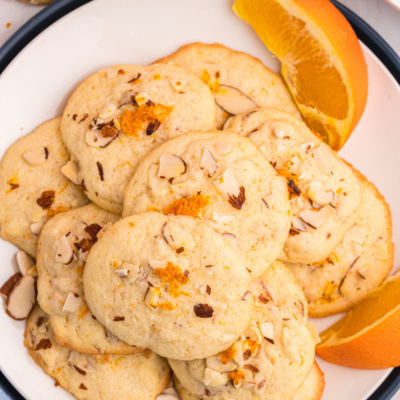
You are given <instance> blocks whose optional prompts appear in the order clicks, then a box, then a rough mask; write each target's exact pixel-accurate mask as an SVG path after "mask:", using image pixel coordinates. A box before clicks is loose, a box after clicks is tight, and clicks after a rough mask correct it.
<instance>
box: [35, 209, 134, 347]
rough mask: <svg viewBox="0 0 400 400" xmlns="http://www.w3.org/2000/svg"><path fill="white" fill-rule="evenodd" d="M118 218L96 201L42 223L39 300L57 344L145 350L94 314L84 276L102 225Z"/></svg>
mask: <svg viewBox="0 0 400 400" xmlns="http://www.w3.org/2000/svg"><path fill="white" fill-rule="evenodd" d="M118 220H119V217H118V216H116V215H114V214H111V213H109V212H108V211H105V210H102V209H101V208H99V207H97V206H96V205H94V204H89V205H87V206H84V207H80V208H76V209H74V210H70V211H67V212H65V213H62V214H59V215H56V216H55V217H54V218H52V219H51V220H50V221H48V223H47V224H46V225H45V226H44V228H43V230H42V233H41V235H40V238H39V244H38V253H37V269H38V275H39V276H38V281H37V289H38V302H39V304H40V306H41V307H42V309H43V310H44V311H45V312H46V313H47V314H49V318H50V323H51V326H52V328H53V331H54V336H55V338H56V340H57V342H58V343H59V344H60V345H62V346H63V347H66V348H69V349H73V350H76V351H79V352H81V353H92V354H134V353H137V352H138V351H141V350H142V349H139V348H136V347H132V346H129V345H127V344H126V343H124V342H122V341H120V340H118V339H117V338H116V337H115V336H114V335H113V334H111V332H109V331H108V330H107V329H105V328H104V327H103V326H102V325H100V323H99V322H98V321H96V319H94V318H93V315H92V313H91V312H90V310H89V308H88V306H87V304H86V301H85V295H84V293H83V281H82V274H83V270H84V268H85V261H86V258H87V256H88V254H89V252H90V249H91V247H92V246H93V244H94V243H95V242H96V241H97V235H98V234H100V235H101V234H102V233H103V231H101V229H103V228H106V227H107V225H110V224H111V223H114V222H116V221H118Z"/></svg>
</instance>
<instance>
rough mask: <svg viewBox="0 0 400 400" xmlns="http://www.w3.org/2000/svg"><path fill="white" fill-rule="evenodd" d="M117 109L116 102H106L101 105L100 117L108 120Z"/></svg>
mask: <svg viewBox="0 0 400 400" xmlns="http://www.w3.org/2000/svg"><path fill="white" fill-rule="evenodd" d="M116 110H117V107H116V106H115V105H114V104H111V103H106V104H104V105H103V107H101V109H100V111H99V117H100V118H101V119H103V120H104V121H106V120H107V119H110V118H111V117H112V116H113V115H114V113H115V111H116Z"/></svg>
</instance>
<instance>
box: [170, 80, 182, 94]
mask: <svg viewBox="0 0 400 400" xmlns="http://www.w3.org/2000/svg"><path fill="white" fill-rule="evenodd" d="M185 85H186V82H185V81H182V80H181V79H174V80H173V81H171V86H172V87H173V88H174V90H175V92H179V91H181V90H182V88H183V87H184V86H185Z"/></svg>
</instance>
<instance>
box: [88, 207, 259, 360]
mask: <svg viewBox="0 0 400 400" xmlns="http://www.w3.org/2000/svg"><path fill="white" fill-rule="evenodd" d="M83 283H84V290H85V296H86V300H87V302H88V305H89V308H90V309H91V311H92V312H93V314H94V315H95V317H96V318H97V319H98V320H99V321H100V322H101V323H102V324H103V325H104V326H106V327H107V328H108V329H109V330H110V331H111V332H112V333H113V334H114V335H115V336H117V337H119V338H120V339H121V340H124V341H125V342H127V343H129V344H131V345H134V346H140V347H149V348H150V349H151V350H153V351H155V352H156V353H157V354H160V355H162V356H164V357H165V356H168V357H170V358H174V359H182V360H191V359H195V358H202V357H205V356H206V357H207V356H209V355H212V354H215V353H218V352H219V351H221V350H222V349H224V348H226V347H227V346H229V345H230V344H231V343H232V342H233V341H234V340H235V338H236V337H237V336H238V334H239V333H240V332H241V331H242V330H243V329H244V328H245V327H246V326H247V324H248V322H249V320H250V317H251V311H252V309H253V306H254V304H253V301H252V299H249V300H242V299H243V296H244V295H245V293H246V292H247V291H248V287H249V284H250V274H249V272H248V271H247V270H246V267H245V265H244V264H243V263H242V262H241V260H240V258H239V257H238V255H237V254H236V253H235V252H233V251H232V249H231V247H230V246H229V244H228V243H227V242H226V241H225V240H224V239H223V238H222V237H221V236H220V235H219V234H217V233H216V232H214V230H213V229H212V228H210V227H209V226H208V225H207V224H206V223H204V222H201V221H199V220H198V219H195V218H192V217H188V216H181V215H178V216H175V215H170V216H165V215H163V214H161V213H156V212H150V213H145V214H140V215H134V216H131V217H127V218H124V219H122V220H120V221H119V222H117V223H116V224H114V225H113V226H112V227H110V228H109V229H108V230H107V231H106V233H105V234H104V236H103V237H102V238H101V239H100V240H99V241H98V242H97V243H96V244H95V245H94V246H93V248H92V250H91V252H90V254H89V257H88V259H87V262H86V267H85V271H84V275H83Z"/></svg>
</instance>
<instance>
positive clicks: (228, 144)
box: [123, 131, 291, 277]
mask: <svg viewBox="0 0 400 400" xmlns="http://www.w3.org/2000/svg"><path fill="white" fill-rule="evenodd" d="M179 165H180V166H181V168H179ZM150 210H162V211H163V212H164V213H165V214H174V213H175V214H186V215H192V216H196V217H200V218H201V219H203V220H206V221H207V222H208V223H209V224H210V225H211V226H212V227H213V228H214V229H215V230H216V231H217V232H219V233H221V234H223V235H224V237H225V238H226V239H228V240H229V242H230V243H231V245H232V246H233V248H234V249H235V250H237V251H238V253H239V255H240V256H241V258H242V260H243V261H244V262H245V264H246V267H247V268H248V269H249V271H251V274H252V277H257V276H260V275H261V274H262V273H263V271H264V270H265V269H266V268H267V267H268V266H269V265H270V264H271V263H272V262H273V261H275V260H276V258H277V257H278V256H279V254H280V252H281V251H282V248H283V245H284V243H285V240H286V239H287V236H288V232H289V228H290V220H291V217H290V203H289V200H288V191H287V186H286V180H285V178H282V177H281V176H279V175H278V174H277V173H276V171H275V170H274V168H273V167H272V166H271V165H270V164H269V162H268V161H267V160H266V159H265V157H264V156H263V154H262V153H261V152H260V151H259V150H258V149H257V147H256V146H255V145H254V144H253V143H252V142H251V140H248V139H247V138H243V137H242V136H240V135H237V134H234V133H229V132H221V131H213V132H192V133H190V134H187V135H184V136H180V137H178V138H175V139H171V140H169V141H168V142H166V143H163V144H162V145H160V146H158V147H157V148H156V149H154V150H153V151H152V152H151V153H150V154H149V155H148V156H147V157H145V158H144V159H143V160H142V161H141V162H140V163H139V165H138V167H137V169H136V171H135V174H134V176H133V178H132V180H131V181H130V183H129V185H128V186H127V188H126V190H125V201H124V211H123V215H124V216H127V215H131V214H137V213H141V212H145V211H150Z"/></svg>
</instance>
